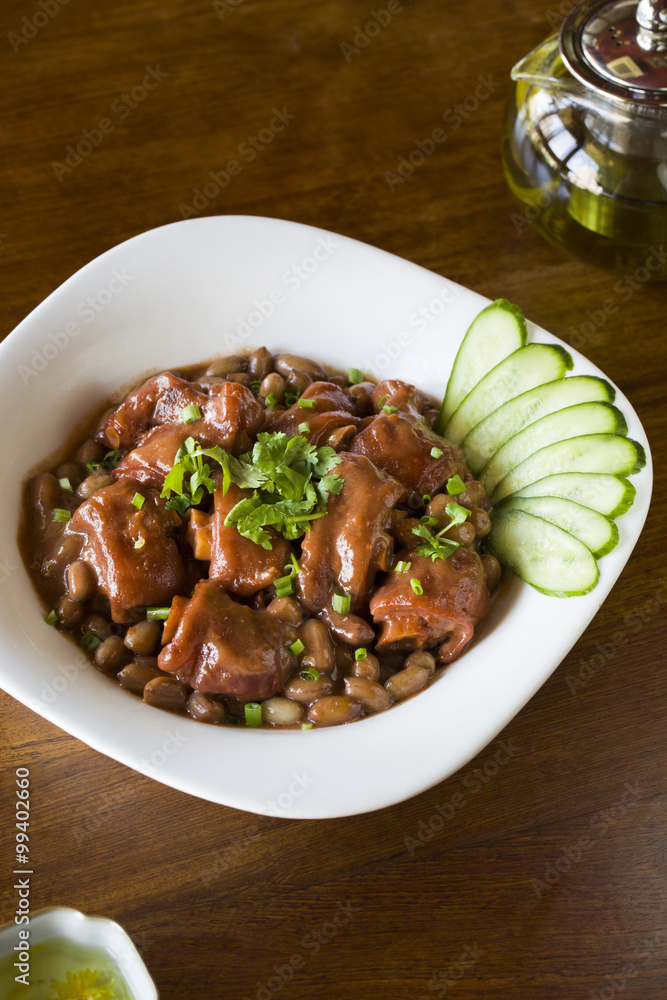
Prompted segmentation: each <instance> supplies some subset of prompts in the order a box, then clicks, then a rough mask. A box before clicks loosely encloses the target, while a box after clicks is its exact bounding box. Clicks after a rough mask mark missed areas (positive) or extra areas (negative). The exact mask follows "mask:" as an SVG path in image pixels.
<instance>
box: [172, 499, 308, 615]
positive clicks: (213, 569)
mask: <svg viewBox="0 0 667 1000" xmlns="http://www.w3.org/2000/svg"><path fill="white" fill-rule="evenodd" d="M249 496H252V490H242V489H241V488H240V487H238V486H236V485H235V484H234V483H231V484H230V486H229V489H228V490H227V493H226V494H225V495H224V496H223V493H222V487H221V486H219V487H218V488H217V489H216V491H215V506H214V510H213V513H212V514H205V513H204V512H203V511H199V510H193V511H192V514H191V515H190V524H189V526H188V532H187V537H188V540H189V541H190V544H191V545H192V549H193V552H194V556H195V559H202V560H210V563H211V565H210V568H209V576H210V577H212V578H213V577H214V578H215V579H216V580H219V581H220V582H221V583H222V584H223V586H224V587H225V589H226V590H227V591H228V593H230V594H236V595H237V596H238V597H250V596H252V594H256V593H257V591H258V590H263V588H264V587H268V586H270V585H271V584H272V583H273V581H274V580H276V579H277V578H278V577H280V576H283V574H284V572H285V570H284V567H285V564H286V563H289V558H290V551H291V549H290V544H289V542H288V541H287V540H286V539H285V538H283V536H282V535H279V534H278V532H277V531H275V530H274V529H273V528H269V529H268V532H269V535H270V538H271V545H272V548H271V549H264V548H262V546H261V545H258V544H257V543H256V542H253V541H252V539H250V538H244V536H243V535H241V534H239V532H238V531H237V530H236V528H235V527H234V525H230V526H226V525H225V518H226V517H227V515H228V514H229V512H230V510H231V509H232V508H233V507H235V506H236V504H237V503H239V501H240V500H243V499H244V498H245V497H249Z"/></svg>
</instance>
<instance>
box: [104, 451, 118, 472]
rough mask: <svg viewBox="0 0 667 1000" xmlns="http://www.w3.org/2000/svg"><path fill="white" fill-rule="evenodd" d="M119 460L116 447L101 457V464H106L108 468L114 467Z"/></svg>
mask: <svg viewBox="0 0 667 1000" xmlns="http://www.w3.org/2000/svg"><path fill="white" fill-rule="evenodd" d="M119 462H120V452H119V451H117V450H116V449H113V450H112V451H108V452H107V453H106V455H105V456H104V458H103V459H102V465H106V466H107V467H108V468H109V469H115V468H116V466H117V465H118V463H119Z"/></svg>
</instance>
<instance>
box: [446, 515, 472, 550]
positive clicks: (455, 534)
mask: <svg viewBox="0 0 667 1000" xmlns="http://www.w3.org/2000/svg"><path fill="white" fill-rule="evenodd" d="M444 537H445V538H450V539H451V540H452V541H453V542H458V543H459V545H472V543H473V542H474V541H475V529H474V528H473V526H472V524H470V522H469V521H464V522H463V524H456V525H454V527H453V528H450V529H449V531H448V532H447V533H446V535H445V536H444Z"/></svg>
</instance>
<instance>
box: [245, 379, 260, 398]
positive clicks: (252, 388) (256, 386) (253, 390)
mask: <svg viewBox="0 0 667 1000" xmlns="http://www.w3.org/2000/svg"><path fill="white" fill-rule="evenodd" d="M261 386H262V383H261V382H251V383H250V385H249V386H248V388H249V389H250V391H251V393H252V394H253V395H254V396H259V390H260V388H261Z"/></svg>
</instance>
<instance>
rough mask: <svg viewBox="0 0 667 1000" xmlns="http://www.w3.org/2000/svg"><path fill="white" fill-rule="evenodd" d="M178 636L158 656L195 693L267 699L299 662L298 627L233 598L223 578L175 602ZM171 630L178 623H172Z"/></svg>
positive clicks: (162, 665)
mask: <svg viewBox="0 0 667 1000" xmlns="http://www.w3.org/2000/svg"><path fill="white" fill-rule="evenodd" d="M172 615H174V616H175V617H176V618H178V624H177V625H176V627H175V634H174V635H173V638H171V641H170V642H169V643H168V645H166V646H165V647H164V649H163V650H162V652H161V653H160V655H159V657H158V664H159V666H160V669H161V670H165V671H167V672H168V673H176V672H178V674H179V676H180V677H181V678H182V679H185V680H187V681H188V683H189V684H190V686H191V687H192V688H193V689H194V690H195V691H202V692H204V693H207V694H223V695H230V696H233V697H235V698H238V699H240V700H241V701H243V702H248V701H262V700H263V699H265V698H270V697H271V695H273V694H275V693H276V692H277V691H279V690H280V689H281V688H282V685H283V684H284V682H285V681H286V680H287V676H288V674H289V673H290V671H291V670H292V669H293V668H294V666H295V664H296V657H295V656H294V655H293V654H292V653H291V652H290V651H289V648H288V647H289V646H290V644H291V643H292V642H294V639H295V637H296V630H295V629H294V628H292V627H291V626H289V625H287V624H285V623H284V622H282V621H280V620H279V619H277V618H275V617H274V616H272V615H269V614H267V612H266V611H254V610H253V609H252V608H249V607H246V606H245V605H243V604H238V603H237V602H236V601H234V600H232V598H231V597H230V596H229V594H228V593H227V592H226V590H225V586H224V584H223V583H222V582H221V581H220V580H203V581H201V582H200V583H198V584H197V586H196V588H195V592H194V595H193V597H191V598H190V599H189V600H187V599H186V598H178V599H177V600H176V601H174V603H173V605H172ZM166 629H167V630H168V631H167V634H169V633H170V632H172V631H173V629H174V623H173V622H172V621H171V619H170V620H169V621H167V625H166Z"/></svg>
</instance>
